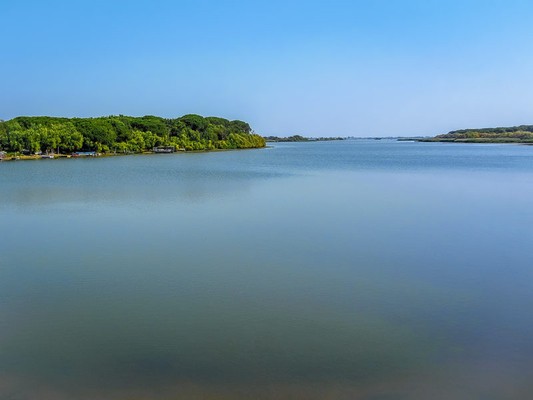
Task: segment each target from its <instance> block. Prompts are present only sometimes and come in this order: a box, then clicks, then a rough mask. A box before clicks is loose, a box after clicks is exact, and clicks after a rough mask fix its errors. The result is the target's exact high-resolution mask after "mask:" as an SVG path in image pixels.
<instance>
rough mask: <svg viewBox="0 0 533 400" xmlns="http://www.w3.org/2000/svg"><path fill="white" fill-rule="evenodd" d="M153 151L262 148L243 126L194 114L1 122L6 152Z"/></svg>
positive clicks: (259, 139) (1, 144) (1, 145)
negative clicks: (165, 148) (162, 147)
mask: <svg viewBox="0 0 533 400" xmlns="http://www.w3.org/2000/svg"><path fill="white" fill-rule="evenodd" d="M156 146H171V147H174V148H175V149H176V150H185V151H194V150H216V149H245V148H258V147H264V146H265V140H264V139H263V137H261V136H260V135H257V134H255V133H254V132H253V131H252V129H251V128H250V125H248V123H246V122H243V121H239V120H234V121H229V120H227V119H224V118H219V117H202V116H200V115H196V114H188V115H184V116H182V117H179V118H174V119H167V118H161V117H156V116H144V117H129V116H125V115H118V116H108V117H97V118H60V117H17V118H13V119H11V120H9V121H1V120H0V150H3V151H6V152H11V153H17V152H26V153H31V154H35V153H39V152H47V153H48V152H52V153H54V152H57V153H64V154H70V153H73V152H76V151H96V152H98V153H126V154H127V153H141V152H145V151H150V150H152V148H154V147H156Z"/></svg>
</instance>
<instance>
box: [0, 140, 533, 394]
mask: <svg viewBox="0 0 533 400" xmlns="http://www.w3.org/2000/svg"><path fill="white" fill-rule="evenodd" d="M532 204H533V147H529V146H515V145H470V144H440V143H410V142H396V141H388V140H382V141H342V142H317V143H294V144H290V143H279V144H274V145H273V146H272V147H271V148H267V149H261V150H247V151H233V152H213V153H196V154H174V155H153V156H127V157H112V158H100V159H71V160H37V161H24V162H22V161H21V162H4V163H0V223H1V231H0V398H2V399H13V400H15V399H16V400H26V399H40V400H41V399H42V400H46V399H59V400H63V399H83V400H85V399H95V400H96V399H99V400H100V399H109V400H123V399H252V398H253V399H356V400H357V399H364V400H370V399H372V400H378V399H379V400H385V399H387V400H393V399H394V400H396V399H401V400H406V399H416V400H418V399H420V400H422V399H454V400H462V399H465V400H467V399H468V400H471V399H527V398H531V397H532V396H533V336H532V332H533V312H532V310H533V252H532V246H531V245H532V243H533V207H532V206H531V205H532Z"/></svg>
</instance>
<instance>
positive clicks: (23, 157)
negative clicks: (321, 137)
mask: <svg viewBox="0 0 533 400" xmlns="http://www.w3.org/2000/svg"><path fill="white" fill-rule="evenodd" d="M268 147H270V146H264V147H247V148H241V149H210V150H183V149H180V150H177V151H174V152H172V153H157V152H155V151H144V152H142V153H97V154H96V155H94V156H85V155H83V156H75V155H72V154H57V153H54V154H48V156H53V157H43V156H42V155H40V154H39V155H38V154H32V155H13V154H11V153H10V154H6V155H5V157H4V158H0V162H11V161H35V160H59V159H87V158H107V157H125V156H146V155H156V154H157V155H169V154H178V153H179V154H185V153H194V154H197V153H217V152H225V151H239V150H260V149H265V148H268Z"/></svg>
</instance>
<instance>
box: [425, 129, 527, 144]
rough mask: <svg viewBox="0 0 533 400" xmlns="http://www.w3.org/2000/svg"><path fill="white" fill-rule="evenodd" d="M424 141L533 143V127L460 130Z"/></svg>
mask: <svg viewBox="0 0 533 400" xmlns="http://www.w3.org/2000/svg"><path fill="white" fill-rule="evenodd" d="M422 141H463V142H464V141H466V142H468V141H470V142H524V143H531V142H533V125H520V126H511V127H499V128H481V129H460V130H456V131H450V132H448V133H446V134H443V135H437V136H435V137H434V138H430V139H423V140H422Z"/></svg>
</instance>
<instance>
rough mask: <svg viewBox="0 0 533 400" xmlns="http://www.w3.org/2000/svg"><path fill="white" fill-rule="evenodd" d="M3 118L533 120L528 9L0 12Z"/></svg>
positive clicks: (12, 8)
mask: <svg viewBox="0 0 533 400" xmlns="http://www.w3.org/2000/svg"><path fill="white" fill-rule="evenodd" d="M0 14H1V18H0V20H1V23H0V118H1V119H10V118H13V117H15V116H18V115H54V116H100V115H111V114H127V115H146V114H152V115H160V116H164V117H177V116H181V115H183V114H187V113H197V114H202V115H206V116H207V115H216V116H222V117H226V118H230V119H242V120H245V121H248V122H249V123H250V124H251V125H252V127H253V128H254V129H255V130H256V131H257V132H258V133H261V134H264V135H270V134H273V135H288V134H296V133H298V134H303V135H307V136H320V135H342V136H346V135H354V136H393V135H433V134H437V133H442V132H446V131H449V130H452V129H459V128H466V127H484V126H502V125H516V124H533V29H532V28H531V21H533V1H513V0H507V1H491V0H480V1H468V0H463V1H453V0H448V1H434V0H419V1H417V0H409V1H400V0H398V1H393V0H390V1H384V0H382V1H380V0H367V1H355V0H353V1H335V0H330V1H325V0H324V1H313V0H306V1H290V0H285V1H278V0H270V1H252V0H250V1H224V0H220V1H214V0H213V1H207V0H204V1H201V0H196V1H157V0H151V1H148V0H147V1H135V0H130V1H112V0H108V1H100V0H90V1H75V0H71V1H54V0H49V1H26V0H0Z"/></svg>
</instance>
